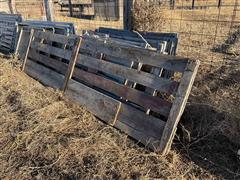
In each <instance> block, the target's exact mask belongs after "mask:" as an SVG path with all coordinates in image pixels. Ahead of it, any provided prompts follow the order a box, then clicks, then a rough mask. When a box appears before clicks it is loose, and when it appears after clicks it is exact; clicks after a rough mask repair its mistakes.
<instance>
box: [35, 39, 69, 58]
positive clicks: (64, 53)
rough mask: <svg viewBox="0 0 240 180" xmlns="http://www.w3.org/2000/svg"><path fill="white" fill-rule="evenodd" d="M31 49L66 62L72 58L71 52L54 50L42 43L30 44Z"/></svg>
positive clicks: (54, 48)
mask: <svg viewBox="0 0 240 180" xmlns="http://www.w3.org/2000/svg"><path fill="white" fill-rule="evenodd" d="M31 48H33V49H36V50H39V51H42V52H45V53H47V54H52V55H54V56H57V57H60V58H63V59H67V60H70V58H71V56H72V51H70V50H64V49H60V48H56V47H53V46H51V45H47V44H42V43H39V42H36V41H33V42H32V45H31Z"/></svg>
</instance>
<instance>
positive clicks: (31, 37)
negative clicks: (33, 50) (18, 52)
mask: <svg viewBox="0 0 240 180" xmlns="http://www.w3.org/2000/svg"><path fill="white" fill-rule="evenodd" d="M33 33H34V30H31V33H30V37H29V42H28V46H27V51H26V54H25V58H24V61H23V64H22V71H24V69H25V65H26V62H27V59H28V52H29V49H30V46H31V44H32V40H33Z"/></svg>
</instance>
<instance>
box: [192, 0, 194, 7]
mask: <svg viewBox="0 0 240 180" xmlns="http://www.w3.org/2000/svg"><path fill="white" fill-rule="evenodd" d="M194 7H195V0H192V9H194Z"/></svg>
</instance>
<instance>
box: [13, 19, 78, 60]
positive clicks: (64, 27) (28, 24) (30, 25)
mask: <svg viewBox="0 0 240 180" xmlns="http://www.w3.org/2000/svg"><path fill="white" fill-rule="evenodd" d="M18 28H19V29H20V38H19V41H18V45H17V50H16V53H17V54H18V56H19V58H20V59H23V58H24V57H25V54H26V49H27V44H28V41H29V36H30V31H31V30H32V29H34V30H40V31H50V32H53V33H54V34H62V35H66V36H68V35H71V34H75V27H74V24H73V23H66V22H50V21H33V20H32V21H23V22H21V23H19V24H18Z"/></svg>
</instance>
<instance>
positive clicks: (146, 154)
mask: <svg viewBox="0 0 240 180" xmlns="http://www.w3.org/2000/svg"><path fill="white" fill-rule="evenodd" d="M230 2H231V3H232V2H233V1H232V0H231V1H229V2H228V1H227V3H230ZM183 3H185V4H183ZM186 3H187V2H185V1H183V2H182V1H179V4H178V5H180V6H181V5H186ZM197 3H199V4H200V5H203V4H204V3H210V4H214V3H215V1H214V2H213V1H210V0H208V1H201V2H200V1H197ZM224 3H225V2H224ZM188 4H189V2H188ZM188 4H187V5H188ZM143 10H145V9H143ZM160 10H161V11H160ZM153 12H156V13H158V12H157V10H155V11H153ZM159 12H160V14H159V13H158V14H157V16H156V18H157V19H156V20H154V19H153V16H150V17H149V16H147V17H148V18H147V20H146V18H144V19H145V20H144V21H146V22H145V24H144V25H142V24H141V26H144V28H148V29H147V30H151V31H167V32H179V33H180V34H179V35H180V46H179V49H178V50H179V51H178V53H179V55H184V56H188V57H192V58H197V59H200V60H201V61H202V66H201V68H200V71H199V73H198V77H197V79H196V83H195V85H194V87H193V90H192V94H191V96H190V99H189V103H188V105H187V107H186V110H185V113H184V115H183V117H182V120H181V123H180V125H179V130H178V132H177V136H176V138H175V142H174V145H173V150H172V151H171V152H170V154H169V155H167V156H166V157H162V156H161V155H159V154H156V153H153V152H150V151H147V150H145V149H144V147H141V145H140V144H138V143H137V142H135V141H134V140H132V139H130V138H128V137H127V136H126V135H124V134H123V133H121V132H119V131H117V130H115V129H113V128H111V127H109V126H107V125H105V124H104V123H102V122H100V121H98V120H97V119H96V118H95V117H94V116H92V115H91V114H90V113H89V112H87V111H86V110H85V109H84V108H83V107H78V106H76V105H74V104H71V103H69V102H67V101H66V100H64V99H63V98H62V96H61V94H60V92H56V91H54V90H52V89H50V88H45V87H43V86H42V85H41V84H39V83H37V82H36V81H34V80H32V79H31V78H29V77H28V76H26V75H25V74H24V73H22V72H20V71H19V68H18V65H17V64H16V63H15V61H12V60H8V61H6V59H1V60H0V115H1V118H0V166H1V168H0V178H3V179H4V178H6V179H7V177H8V178H11V179H13V178H16V179H32V178H33V177H35V178H39V179H40V178H43V179H50V178H52V179H80V178H85V179H93V178H95V179H113V178H114V179H121V178H122V179H125V178H132V179H137V178H138V177H141V178H142V179H149V178H160V179H167V178H169V179H223V178H224V179H239V178H240V173H239V172H240V169H239V168H240V157H239V156H238V155H237V151H238V149H240V144H239V139H240V118H239V117H240V114H239V112H240V109H239V107H240V94H239V91H240V85H239V82H240V79H239V77H240V65H239V63H238V61H239V54H238V53H239V52H238V49H239V48H238V44H239V42H240V41H239V39H240V38H239V37H240V34H239V26H238V24H233V28H232V29H230V27H229V22H222V23H217V18H218V9H214V8H213V9H201V10H194V11H191V10H180V9H175V10H173V11H170V10H169V9H166V8H160V9H159ZM239 12H240V11H239ZM143 13H144V15H146V14H148V13H147V12H143ZM220 14H221V16H219V18H220V19H221V20H225V21H230V20H231V16H232V9H231V8H222V9H221V13H220ZM239 15H240V14H239V13H238V14H237V16H236V19H237V20H239V18H240V17H239ZM137 17H138V18H139V22H141V17H146V16H141V12H138V16H137ZM57 18H58V21H71V22H75V23H77V24H78V29H82V28H84V29H88V28H93V29H94V28H97V27H99V26H108V27H120V26H122V24H119V22H104V21H91V20H79V19H76V18H68V17H66V16H64V15H63V14H62V15H61V14H59V15H57ZM159 18H163V21H161V22H160V24H159V26H161V27H162V28H161V29H160V30H159V27H158V26H156V21H159ZM148 19H150V20H148ZM178 19H181V20H178ZM189 20H194V21H189ZM197 20H201V21H197ZM206 20H212V21H213V22H207V21H206ZM162 22H164V24H163V25H161V23H162ZM111 23H114V24H111ZM135 25H136V24H135ZM146 25H147V26H146ZM141 26H137V25H136V27H137V29H140V30H141ZM216 33H217V36H216V37H215V34H216ZM201 34H206V35H208V36H204V35H201ZM223 59H224V61H227V62H228V63H227V64H228V66H222V65H223V62H224V61H223ZM207 62H208V64H209V63H212V64H214V65H215V66H216V67H215V68H213V67H211V71H208V70H209V67H210V66H208V65H206V64H207Z"/></svg>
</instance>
